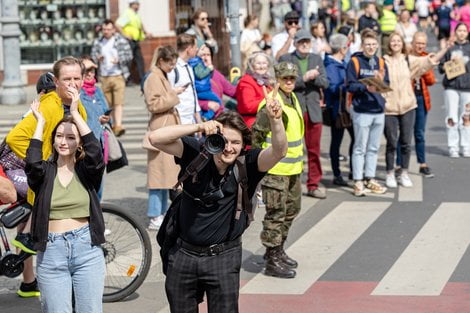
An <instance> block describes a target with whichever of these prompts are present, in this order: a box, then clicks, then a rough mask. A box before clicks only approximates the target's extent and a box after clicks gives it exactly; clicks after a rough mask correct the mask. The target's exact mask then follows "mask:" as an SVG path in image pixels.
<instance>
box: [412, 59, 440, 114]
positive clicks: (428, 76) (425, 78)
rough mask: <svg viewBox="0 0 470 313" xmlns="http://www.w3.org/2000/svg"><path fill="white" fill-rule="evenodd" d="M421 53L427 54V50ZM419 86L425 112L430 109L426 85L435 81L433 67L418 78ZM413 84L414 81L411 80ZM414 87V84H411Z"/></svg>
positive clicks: (429, 98) (430, 84) (429, 96)
mask: <svg viewBox="0 0 470 313" xmlns="http://www.w3.org/2000/svg"><path fill="white" fill-rule="evenodd" d="M421 55H422V56H423V55H428V53H427V52H422V53H421ZM419 80H420V83H421V87H422V88H423V97H424V108H425V109H426V112H429V110H431V95H430V94H429V89H428V86H432V85H434V84H435V83H436V77H435V76H434V69H430V70H429V71H427V72H426V73H424V74H423V75H422V76H421V77H420V78H419ZM412 84H414V82H412ZM413 87H414V86H413Z"/></svg>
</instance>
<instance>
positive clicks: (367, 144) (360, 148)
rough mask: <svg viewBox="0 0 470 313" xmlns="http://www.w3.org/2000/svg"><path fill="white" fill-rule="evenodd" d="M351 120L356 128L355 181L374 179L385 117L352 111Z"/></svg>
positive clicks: (354, 152)
mask: <svg viewBox="0 0 470 313" xmlns="http://www.w3.org/2000/svg"><path fill="white" fill-rule="evenodd" d="M351 118H352V121H353V127H354V147H353V154H352V166H353V179H354V180H362V179H364V178H366V177H367V178H374V177H375V170H376V168H377V154H378V152H379V148H380V137H381V136H382V133H383V130H384V124H385V115H384V114H383V113H379V114H369V113H357V112H355V111H354V109H352V110H351Z"/></svg>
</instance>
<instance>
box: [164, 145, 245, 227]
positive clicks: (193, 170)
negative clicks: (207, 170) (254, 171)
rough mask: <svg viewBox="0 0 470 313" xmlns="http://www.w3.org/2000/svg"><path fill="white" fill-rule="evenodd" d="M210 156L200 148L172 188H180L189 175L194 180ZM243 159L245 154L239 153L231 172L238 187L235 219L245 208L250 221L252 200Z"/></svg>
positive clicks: (238, 217)
mask: <svg viewBox="0 0 470 313" xmlns="http://www.w3.org/2000/svg"><path fill="white" fill-rule="evenodd" d="M211 157H212V155H210V154H209V153H208V152H207V151H206V150H202V151H201V152H200V153H199V155H198V156H197V157H196V158H195V159H194V160H193V161H191V163H189V165H188V166H187V167H186V170H185V172H184V174H183V175H182V176H181V177H180V178H179V179H178V182H177V183H176V185H175V186H174V187H173V189H175V190H177V189H179V188H181V187H182V185H183V182H184V181H185V180H186V179H187V178H188V177H190V176H191V177H192V180H193V182H196V179H197V174H198V172H199V171H201V170H202V168H204V166H206V165H207V162H209V160H210V159H211ZM245 161H246V160H245V155H241V156H239V157H238V158H237V160H236V161H235V165H234V167H233V173H234V175H235V180H236V182H237V187H238V188H237V190H238V191H237V206H236V211H235V219H236V220H238V219H240V215H241V211H242V210H243V209H245V210H246V213H247V214H248V222H251V221H253V219H254V212H253V207H254V206H253V201H251V200H250V198H249V197H248V176H247V172H246V163H245ZM224 178H225V176H224ZM224 178H223V179H222V181H224ZM183 192H184V193H185V194H186V195H188V196H189V197H190V198H193V199H195V197H194V196H192V195H190V194H189V193H188V192H186V191H185V190H184V189H183Z"/></svg>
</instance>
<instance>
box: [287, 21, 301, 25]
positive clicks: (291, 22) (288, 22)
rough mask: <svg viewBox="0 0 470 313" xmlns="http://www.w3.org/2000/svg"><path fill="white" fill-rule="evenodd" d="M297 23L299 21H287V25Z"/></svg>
mask: <svg viewBox="0 0 470 313" xmlns="http://www.w3.org/2000/svg"><path fill="white" fill-rule="evenodd" d="M294 24H295V25H299V21H287V25H289V26H292V25H294Z"/></svg>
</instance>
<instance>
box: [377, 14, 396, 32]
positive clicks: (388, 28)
mask: <svg viewBox="0 0 470 313" xmlns="http://www.w3.org/2000/svg"><path fill="white" fill-rule="evenodd" d="M379 23H380V30H381V31H382V32H383V33H385V34H390V33H391V32H393V31H394V30H395V27H396V26H397V16H396V15H395V13H393V12H392V11H390V10H387V9H384V10H383V15H382V17H381V18H380V19H379Z"/></svg>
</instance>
